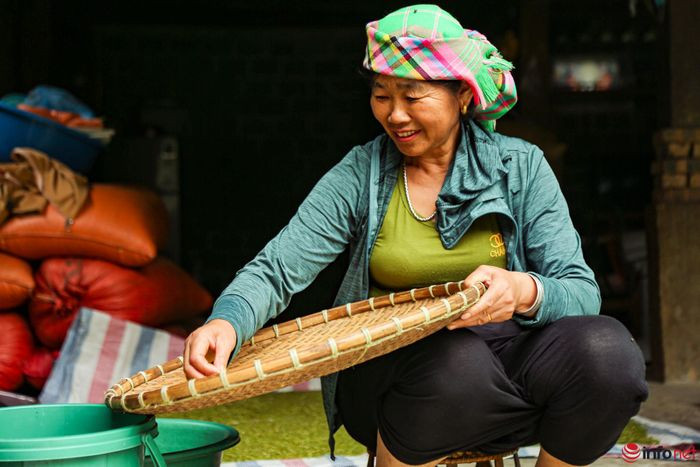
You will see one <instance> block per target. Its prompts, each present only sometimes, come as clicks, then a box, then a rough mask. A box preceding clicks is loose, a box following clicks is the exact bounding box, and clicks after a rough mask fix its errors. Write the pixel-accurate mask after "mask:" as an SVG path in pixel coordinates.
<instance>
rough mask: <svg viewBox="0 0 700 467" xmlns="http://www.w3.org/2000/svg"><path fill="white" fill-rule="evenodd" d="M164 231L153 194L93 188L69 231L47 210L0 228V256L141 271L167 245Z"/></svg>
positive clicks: (160, 206) (161, 211) (162, 216)
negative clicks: (69, 259) (83, 261)
mask: <svg viewBox="0 0 700 467" xmlns="http://www.w3.org/2000/svg"><path fill="white" fill-rule="evenodd" d="M167 226H168V216H167V213H166V211H165V206H164V205H163V202H162V201H161V199H160V198H159V197H158V196H157V195H156V194H154V193H152V192H150V191H147V190H142V189H138V188H129V187H122V186H117V185H100V184H95V185H93V187H92V188H91V189H90V196H89V199H88V201H87V203H86V204H85V206H84V207H83V209H82V211H80V213H79V214H78V216H77V217H76V218H75V220H74V223H73V224H72V225H70V223H69V222H67V221H66V219H65V218H64V217H63V216H62V215H61V214H60V213H59V212H58V211H57V210H56V208H55V207H54V206H51V205H49V206H48V207H47V208H46V209H45V210H44V212H43V213H42V214H37V215H27V216H18V217H13V218H11V219H10V220H8V221H7V222H5V223H4V224H3V225H2V226H0V250H3V251H7V252H9V253H12V254H14V255H16V256H19V257H22V258H27V259H41V258H46V257H49V256H86V257H92V258H100V259H104V260H108V261H112V262H115V263H119V264H122V265H124V266H144V265H146V264H148V263H150V262H151V261H152V260H153V259H154V258H155V257H156V254H157V253H158V248H159V247H162V246H164V245H165V243H166V242H167Z"/></svg>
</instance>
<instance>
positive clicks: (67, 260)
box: [0, 148, 212, 390]
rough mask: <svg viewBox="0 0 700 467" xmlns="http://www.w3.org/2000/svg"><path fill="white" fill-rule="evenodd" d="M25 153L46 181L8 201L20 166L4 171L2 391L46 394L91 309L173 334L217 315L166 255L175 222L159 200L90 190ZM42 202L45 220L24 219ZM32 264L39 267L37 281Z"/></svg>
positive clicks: (113, 189) (116, 189)
mask: <svg viewBox="0 0 700 467" xmlns="http://www.w3.org/2000/svg"><path fill="white" fill-rule="evenodd" d="M17 151H19V152H20V153H21V152H24V155H26V154H29V153H27V151H30V152H31V157H27V158H26V159H23V158H22V157H15V154H13V159H14V160H16V161H17V160H28V161H29V162H30V164H29V165H30V166H32V167H30V169H32V170H33V178H34V180H39V183H37V184H36V185H37V186H31V187H29V188H26V187H25V191H26V193H25V192H22V191H21V190H19V189H17V186H15V185H12V186H11V188H13V190H10V193H9V194H8V189H7V188H8V186H9V185H8V183H7V182H6V180H7V178H8V169H9V168H11V169H16V168H17V167H16V166H17V163H15V164H14V166H13V167H9V166H12V165H13V164H0V222H2V223H0V329H3V334H4V336H5V337H4V338H3V339H0V390H15V389H17V388H18V387H20V386H21V384H22V383H23V381H25V380H26V381H27V382H29V383H30V384H32V385H33V386H35V387H37V388H40V387H41V386H43V383H44V381H45V380H46V377H47V376H48V373H49V372H50V370H51V367H52V365H53V362H54V360H55V359H56V357H57V352H58V350H60V348H61V345H62V344H63V341H64V339H65V337H66V333H67V331H68V328H69V327H70V325H71V323H72V322H73V320H74V318H75V316H76V314H77V312H78V310H79V309H80V308H81V307H88V308H92V309H95V310H99V311H103V312H105V313H108V314H110V315H112V316H114V317H117V318H121V319H126V320H130V321H134V322H136V323H140V324H144V325H147V326H155V327H166V328H170V329H174V328H175V329H176V328H180V329H182V328H183V327H182V326H181V325H180V323H183V322H187V321H192V320H193V319H196V318H197V317H201V316H203V314H205V313H206V312H207V311H208V310H209V308H210V307H211V304H212V297H211V295H210V294H209V293H208V292H207V291H206V290H205V289H204V288H203V287H201V286H200V285H199V284H197V282H195V281H194V279H192V278H191V277H190V276H189V275H188V274H187V273H186V272H185V271H183V270H182V269H180V268H179V267H178V266H177V265H175V264H174V263H172V262H170V261H168V260H167V259H165V258H162V257H158V250H159V249H160V248H162V247H164V246H165V244H166V243H167V225H168V219H167V213H166V210H165V206H164V205H163V203H162V201H161V199H160V198H159V197H158V196H157V195H155V194H154V193H152V192H150V191H147V190H143V189H139V188H131V187H124V186H116V185H107V184H93V185H92V186H88V185H87V183H86V181H85V183H83V180H82V177H80V176H79V175H77V174H73V173H72V172H71V171H70V169H68V168H67V167H65V166H63V165H62V164H61V163H59V162H57V161H55V160H52V159H50V158H48V157H47V156H46V155H44V154H42V153H39V152H38V151H34V150H29V149H27V148H22V149H16V150H15V152H17ZM37 161H38V162H37ZM47 161H48V162H47ZM47 167H48V170H46V169H47ZM40 169H41V170H40ZM3 170H5V171H4V172H3ZM37 171H39V172H40V173H37ZM3 175H4V176H5V182H6V183H5V184H3ZM16 175H17V172H16V171H15V173H14V175H13V176H16ZM15 178H16V177H15ZM50 187H52V188H50ZM56 187H62V188H63V189H61V190H58V189H57V188H56ZM3 188H5V190H4V191H3ZM32 196H33V197H35V199H32ZM3 198H4V200H5V204H4V205H3ZM41 199H44V200H45V202H44V203H43V206H42V203H41ZM8 200H10V202H7V201H8ZM35 204H38V206H39V208H40V209H35V211H38V212H30V213H27V212H17V210H18V209H19V206H22V205H24V206H25V207H26V206H32V205H35ZM3 206H4V207H5V208H6V209H5V210H4V211H3ZM13 208H14V211H13ZM3 219H5V220H4V222H3ZM26 260H30V261H32V262H33V264H34V266H35V268H34V273H33V274H32V267H31V265H30V263H28V262H27V261H26ZM22 311H26V312H27V314H28V317H29V322H30V323H31V330H30V326H28V324H27V320H26V319H25V318H24V316H23V313H22ZM31 331H33V333H34V335H35V336H36V338H37V340H38V344H39V345H37V346H34V343H33V337H32V332H31Z"/></svg>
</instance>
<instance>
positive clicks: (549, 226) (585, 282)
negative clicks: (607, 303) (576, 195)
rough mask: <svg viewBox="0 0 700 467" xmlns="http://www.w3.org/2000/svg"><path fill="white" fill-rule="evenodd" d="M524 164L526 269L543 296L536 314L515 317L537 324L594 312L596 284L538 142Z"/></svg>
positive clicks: (597, 309) (597, 304) (597, 307)
mask: <svg viewBox="0 0 700 467" xmlns="http://www.w3.org/2000/svg"><path fill="white" fill-rule="evenodd" d="M527 166H528V175H527V180H528V183H527V184H526V185H524V186H523V189H524V193H523V201H522V202H523V205H522V206H523V210H522V212H523V216H522V221H521V222H522V227H521V228H522V239H523V244H524V248H525V256H526V259H527V268H528V269H529V271H528V272H531V273H532V274H533V275H535V276H537V277H538V278H539V279H540V281H541V282H542V288H543V293H544V296H543V299H542V304H541V306H540V309H539V311H538V312H537V314H536V315H535V317H534V318H527V317H523V316H518V315H514V319H515V320H516V321H518V323H520V324H521V325H523V326H526V327H537V326H543V325H544V324H547V323H550V322H552V321H556V320H558V319H559V318H563V317H564V316H576V315H595V314H598V313H599V312H600V302H601V299H600V289H599V288H598V284H597V283H596V281H595V278H594V274H593V271H592V270H591V268H590V267H589V266H588V265H587V264H586V262H585V261H584V259H583V252H582V251H581V238H580V237H579V235H578V233H577V232H576V229H574V226H573V223H572V222H571V217H570V216H569V208H568V206H567V204H566V200H565V199H564V195H563V194H562V192H561V189H560V188H559V183H558V182H557V179H556V177H555V176H554V173H553V172H552V169H551V168H550V166H549V164H548V163H547V160H546V159H545V158H544V155H543V154H542V151H541V150H540V149H539V148H537V147H534V146H533V149H532V151H531V152H530V154H529V157H528V164H527Z"/></svg>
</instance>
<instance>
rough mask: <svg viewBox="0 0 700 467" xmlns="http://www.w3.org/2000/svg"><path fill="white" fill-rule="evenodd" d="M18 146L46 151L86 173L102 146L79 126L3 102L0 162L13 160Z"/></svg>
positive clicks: (0, 113) (0, 107)
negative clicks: (72, 125) (11, 157)
mask: <svg viewBox="0 0 700 467" xmlns="http://www.w3.org/2000/svg"><path fill="white" fill-rule="evenodd" d="M18 146H26V147H30V148H34V149H38V150H40V151H43V152H45V153H46V154H48V155H49V156H50V157H53V158H54V159H57V160H59V161H61V162H63V163H64V164H66V165H67V166H68V167H70V168H71V169H73V170H75V171H77V172H82V173H87V172H88V171H89V170H90V168H91V167H92V164H93V162H94V161H95V158H96V157H97V155H98V154H99V152H100V150H101V149H102V144H101V143H100V142H99V141H96V140H93V139H92V138H90V137H89V136H86V135H84V134H82V133H81V132H79V131H77V130H73V129H71V128H68V127H67V126H64V125H61V124H60V123H57V122H54V121H53V120H49V119H48V118H44V117H40V116H39V115H36V114H33V113H30V112H25V111H23V110H19V109H16V108H14V107H10V106H8V105H5V104H2V103H0V162H7V161H9V160H10V154H11V153H12V149H14V148H16V147H18Z"/></svg>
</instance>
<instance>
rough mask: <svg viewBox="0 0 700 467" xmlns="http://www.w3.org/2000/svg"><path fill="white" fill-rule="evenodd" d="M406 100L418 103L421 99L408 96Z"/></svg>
mask: <svg viewBox="0 0 700 467" xmlns="http://www.w3.org/2000/svg"><path fill="white" fill-rule="evenodd" d="M406 100H407V101H408V102H416V101H419V100H420V97H412V96H406Z"/></svg>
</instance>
